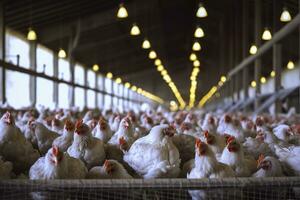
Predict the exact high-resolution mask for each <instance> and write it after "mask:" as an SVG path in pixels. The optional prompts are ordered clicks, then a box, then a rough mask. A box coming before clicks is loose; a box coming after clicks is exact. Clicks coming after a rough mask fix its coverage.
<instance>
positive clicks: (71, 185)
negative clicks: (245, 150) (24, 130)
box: [0, 177, 300, 200]
mask: <svg viewBox="0 0 300 200" xmlns="http://www.w3.org/2000/svg"><path fill="white" fill-rule="evenodd" d="M0 199H3V200H4V199H5V200H6V199H8V200H13V199H14V200H15V199H25V200H26V199H84V200H85V199H121V200H126V199H145V200H148V199H149V200H150V199H155V200H159V199H167V200H169V199H230V200H235V199H246V200H252V199H253V200H256V199H278V200H281V199H290V200H292V199H300V178H298V177H284V178H226V179H201V180H188V179H153V180H142V179H133V180H124V179H123V180H50V181H32V180H2V181H0Z"/></svg>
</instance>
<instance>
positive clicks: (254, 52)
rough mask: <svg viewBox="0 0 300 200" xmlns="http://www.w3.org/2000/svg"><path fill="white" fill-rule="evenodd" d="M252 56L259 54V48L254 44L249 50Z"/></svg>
mask: <svg viewBox="0 0 300 200" xmlns="http://www.w3.org/2000/svg"><path fill="white" fill-rule="evenodd" d="M249 52H250V54H252V55H254V54H256V52H257V47H256V46H255V45H254V44H253V45H252V46H251V47H250V50H249Z"/></svg>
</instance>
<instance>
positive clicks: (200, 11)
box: [196, 3, 207, 18]
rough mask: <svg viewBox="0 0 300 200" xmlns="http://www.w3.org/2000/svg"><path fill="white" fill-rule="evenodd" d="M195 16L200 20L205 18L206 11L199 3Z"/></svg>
mask: <svg viewBox="0 0 300 200" xmlns="http://www.w3.org/2000/svg"><path fill="white" fill-rule="evenodd" d="M196 16H197V17H200V18H203V17H207V12H206V9H205V8H204V6H203V5H202V4H201V3H200V4H199V8H198V10H197V13H196Z"/></svg>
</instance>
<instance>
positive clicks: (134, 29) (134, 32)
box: [130, 23, 141, 35]
mask: <svg viewBox="0 0 300 200" xmlns="http://www.w3.org/2000/svg"><path fill="white" fill-rule="evenodd" d="M140 33H141V31H140V29H139V27H138V26H137V25H136V23H134V24H133V25H132V27H131V30H130V35H139V34H140Z"/></svg>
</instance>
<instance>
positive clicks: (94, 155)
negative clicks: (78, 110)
mask: <svg viewBox="0 0 300 200" xmlns="http://www.w3.org/2000/svg"><path fill="white" fill-rule="evenodd" d="M67 152H68V154H69V155H70V156H72V157H74V158H78V159H80V160H82V161H83V162H84V163H85V164H86V166H87V167H88V169H90V168H91V167H94V166H97V165H99V164H101V163H103V162H104V160H105V157H106V154H105V151H104V144H103V142H102V141H101V140H99V139H98V138H95V137H93V136H92V133H91V131H90V128H89V127H88V126H87V125H86V124H84V123H83V121H82V120H78V121H77V122H76V126H75V134H74V141H73V143H72V145H71V146H70V147H69V148H68V150H67Z"/></svg>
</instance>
